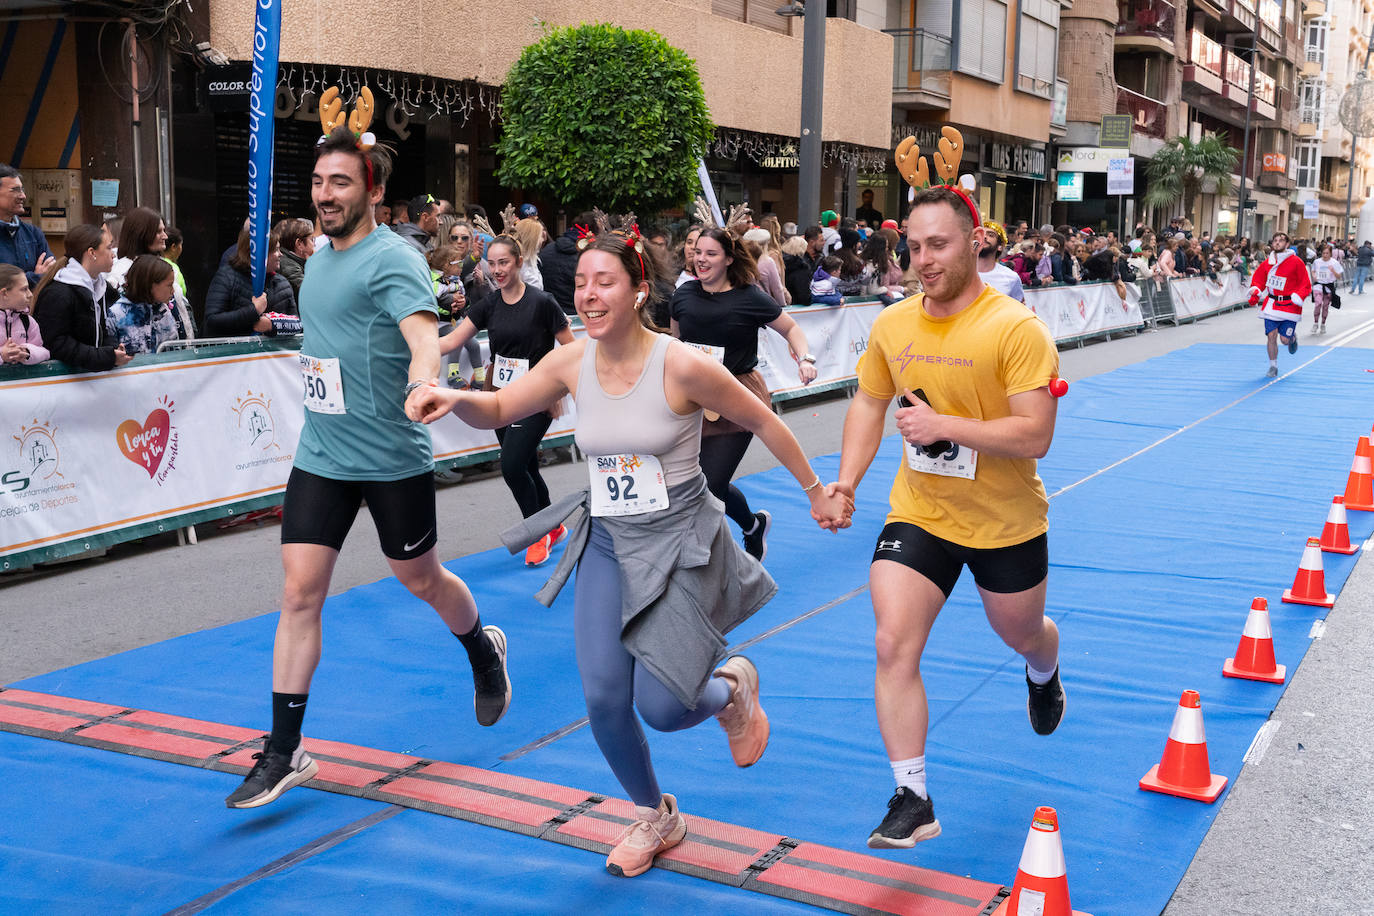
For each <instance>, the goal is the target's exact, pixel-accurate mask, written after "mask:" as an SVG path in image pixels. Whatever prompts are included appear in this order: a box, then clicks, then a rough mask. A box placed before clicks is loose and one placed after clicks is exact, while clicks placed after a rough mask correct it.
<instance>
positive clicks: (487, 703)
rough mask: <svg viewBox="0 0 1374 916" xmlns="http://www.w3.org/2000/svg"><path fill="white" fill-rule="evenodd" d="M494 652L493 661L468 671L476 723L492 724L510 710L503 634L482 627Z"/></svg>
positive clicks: (488, 627)
mask: <svg viewBox="0 0 1374 916" xmlns="http://www.w3.org/2000/svg"><path fill="white" fill-rule="evenodd" d="M482 632H483V633H485V634H487V639H489V640H491V647H492V649H494V650H495V651H496V661H494V662H492V663H491V664H490V665H488V666H487V667H485V668H483V669H481V670H480V671H479V670H477V669H476V668H474V669H473V671H472V685H473V687H474V688H475V692H474V693H473V695H472V708H473V710H474V711H475V712H476V713H477V724H479V725H495V724H496V723H497V722H500V721H501V717H502V716H504V715H505V714H506V710H507V709H509V708H510V676H509V675H508V674H507V673H506V634H505V633H504V632H502V630H501V628H500V627H498V626H485V627H482Z"/></svg>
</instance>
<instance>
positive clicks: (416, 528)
mask: <svg viewBox="0 0 1374 916" xmlns="http://www.w3.org/2000/svg"><path fill="white" fill-rule="evenodd" d="M363 500H367V510H368V511H369V512H371V513H372V522H373V524H375V525H376V526H377V537H378V538H379V539H380V540H381V542H382V553H384V554H386V555H387V557H389V558H390V559H392V560H413V559H415V558H416V557H418V556H422V555H423V554H424V553H425V552H426V551H428V550H429V549H430V548H431V547H433V546H434V545H435V544H436V543H438V540H439V536H438V531H437V529H436V524H435V509H434V475H433V474H432V473H429V472H426V473H424V474H416V475H415V476H414V477H407V478H405V479H404V480H334V479H332V478H329V477H321V476H319V475H318V474H312V473H310V472H309V471H302V470H301V469H300V468H292V469H291V476H290V478H288V479H287V481H286V498H285V500H283V502H282V510H281V542H282V543H283V544H320V545H321V546H324V547H332V548H334V549H335V550H338V549H340V548H341V547H343V542H344V538H346V537H348V529H350V528H352V527H353V519H354V518H356V517H357V515H358V506H359V505H361V504H362V501H363Z"/></svg>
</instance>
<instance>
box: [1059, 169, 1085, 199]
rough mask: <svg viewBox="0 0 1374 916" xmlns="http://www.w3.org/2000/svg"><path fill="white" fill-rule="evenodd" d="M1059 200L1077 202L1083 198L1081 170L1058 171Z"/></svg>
mask: <svg viewBox="0 0 1374 916" xmlns="http://www.w3.org/2000/svg"><path fill="white" fill-rule="evenodd" d="M1058 199H1059V200H1062V201H1064V202H1066V203H1077V202H1078V201H1081V200H1082V199H1083V173H1082V172H1060V173H1059V196H1058Z"/></svg>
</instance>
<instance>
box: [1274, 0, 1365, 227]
mask: <svg viewBox="0 0 1374 916" xmlns="http://www.w3.org/2000/svg"><path fill="white" fill-rule="evenodd" d="M1371 27H1374V2H1365V0H1327V2H1323V0H1308V2H1306V3H1304V4H1303V9H1302V40H1303V59H1302V63H1301V66H1300V68H1299V73H1298V86H1297V97H1298V115H1299V124H1298V135H1297V139H1296V141H1295V147H1294V151H1293V158H1294V159H1295V161H1296V174H1295V184H1296V190H1295V196H1296V198H1297V200H1298V202H1299V203H1298V206H1300V207H1301V210H1302V213H1301V217H1302V218H1301V220H1300V222H1299V224H1298V229H1297V231H1298V232H1299V233H1301V234H1302V235H1304V236H1310V237H1315V238H1326V237H1328V236H1330V237H1332V238H1340V237H1341V236H1343V235H1350V234H1353V233H1354V229H1353V227H1349V228H1343V227H1346V223H1345V219H1346V207H1347V200H1348V199H1349V200H1350V201H1351V203H1350V208H1351V211H1352V212H1351V214H1350V216H1351V218H1352V221H1353V218H1354V217H1355V216H1357V215H1358V213H1359V210H1360V206H1361V204H1362V203H1363V202H1364V201H1365V199H1367V198H1368V196H1369V194H1370V187H1369V185H1370V168H1371V165H1374V139H1370V138H1368V137H1364V138H1360V139H1358V140H1356V141H1354V142H1353V143H1352V137H1351V134H1350V132H1349V131H1348V130H1346V129H1345V127H1344V126H1343V125H1342V124H1341V121H1340V117H1339V110H1340V103H1341V100H1342V96H1343V95H1344V92H1345V89H1346V88H1347V87H1348V86H1350V85H1351V84H1352V83H1353V82H1355V79H1356V77H1357V76H1358V75H1359V73H1360V71H1361V70H1362V69H1363V68H1364V64H1365V59H1366V56H1367V54H1368V51H1369V36H1370V29H1371ZM1352 162H1353V179H1354V187H1353V189H1352V188H1351V186H1350V181H1351V179H1352Z"/></svg>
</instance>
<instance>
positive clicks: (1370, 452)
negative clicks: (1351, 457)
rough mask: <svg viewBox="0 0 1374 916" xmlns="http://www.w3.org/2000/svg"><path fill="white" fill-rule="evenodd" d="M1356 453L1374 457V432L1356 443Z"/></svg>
mask: <svg viewBox="0 0 1374 916" xmlns="http://www.w3.org/2000/svg"><path fill="white" fill-rule="evenodd" d="M1355 454H1356V455H1364V456H1365V457H1366V458H1374V433H1370V434H1369V435H1368V436H1361V437H1360V441H1359V442H1356V443H1355Z"/></svg>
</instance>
